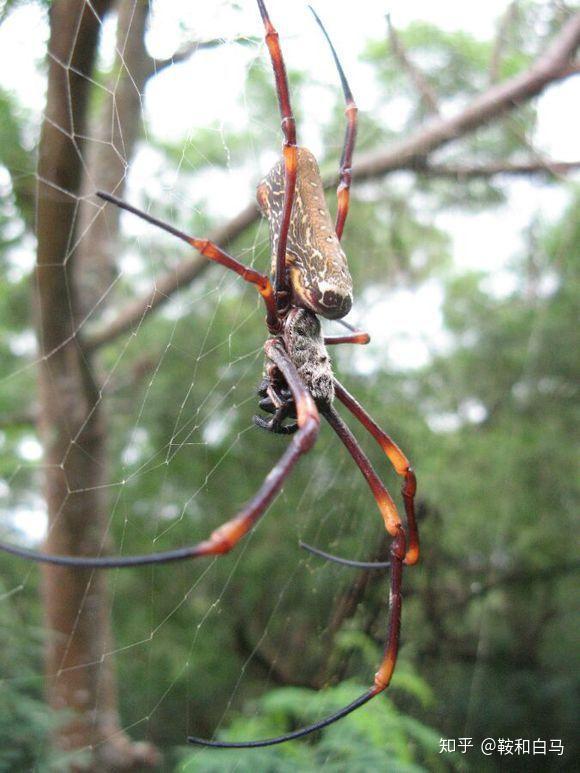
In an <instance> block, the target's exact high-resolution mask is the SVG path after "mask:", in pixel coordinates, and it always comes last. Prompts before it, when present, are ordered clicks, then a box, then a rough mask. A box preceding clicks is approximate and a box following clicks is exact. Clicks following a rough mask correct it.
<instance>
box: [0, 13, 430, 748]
mask: <svg viewBox="0 0 580 773" xmlns="http://www.w3.org/2000/svg"><path fill="white" fill-rule="evenodd" d="M257 3H258V8H259V10H260V14H261V16H262V20H263V22H264V27H265V30H266V43H267V46H268V50H269V52H270V57H271V60H272V66H273V69H274V75H275V80H276V92H277V95H278V103H279V107H280V113H281V116H282V131H283V134H284V147H283V159H282V160H281V161H280V162H279V163H278V164H276V166H275V167H274V168H273V169H272V171H271V172H270V173H269V174H268V175H267V177H266V178H264V180H263V181H262V183H261V184H260V186H259V188H258V201H259V204H260V207H261V209H262V212H263V213H264V215H265V216H266V217H267V218H268V223H269V230H270V244H271V250H272V273H273V282H271V281H270V278H269V277H268V276H267V275H266V274H262V273H260V272H259V271H256V270H255V269H253V268H250V267H249V266H245V265H244V264H243V263H240V262H239V261H238V260H237V259H236V258H234V257H232V256H231V255H229V254H228V253H227V252H225V251H224V250H222V249H221V248H220V247H219V246H218V245H217V244H215V243H214V242H211V241H209V240H208V239H200V238H197V237H195V236H189V235H188V234H186V233H184V232H183V231H180V230H178V229H177V228H174V227H173V226H172V225H169V224H168V223H164V222H163V221H161V220H158V219H157V218H155V217H153V216H151V215H149V214H148V213H146V212H143V211H141V210H139V209H137V208H136V207H133V206H132V205H130V204H127V203H125V202H124V201H121V200H120V199H118V198H116V197H115V196H113V195H111V194H110V193H103V192H99V193H98V195H99V196H100V197H101V198H102V199H104V200H105V201H107V202H110V203H112V204H114V205H115V206H118V207H121V208H122V209H124V210H126V211H128V212H132V213H133V214H135V215H137V216H138V217H140V218H142V219H143V220H146V221H148V222H149V223H152V224H153V225H155V226H157V227H159V228H162V229H163V230H164V231H167V232H168V233H170V234H173V236H176V237H178V238H179V239H181V240H182V241H184V242H186V243H187V244H188V245H190V246H192V247H194V248H195V249H197V250H199V252H201V254H202V255H204V256H205V257H206V258H208V260H212V261H215V262H216V263H219V264H220V265H222V266H225V267H226V268H228V269H230V270H231V271H234V272H235V273H237V274H238V275H239V276H240V277H242V278H243V279H244V280H245V281H246V282H250V283H251V284H253V285H255V287H256V288H257V290H258V292H259V293H260V295H261V296H262V298H263V300H264V304H265V306H266V325H267V328H268V331H269V334H270V335H269V337H268V339H267V340H266V342H265V344H264V353H265V361H266V368H265V378H264V380H263V381H262V383H261V385H260V389H259V395H260V397H261V398H262V399H261V400H260V407H261V408H262V409H263V410H265V411H266V412H267V413H269V414H272V418H271V419H268V420H266V419H265V418H264V417H254V421H255V423H256V424H258V425H259V426H261V427H264V428H265V429H268V430H270V431H272V432H276V433H278V434H281V435H293V437H292V438H291V440H289V441H288V442H287V445H286V448H285V450H284V452H283V453H282V455H281V456H280V458H279V460H278V461H277V463H276V464H275V465H274V466H273V467H272V469H271V470H270V472H269V474H268V475H267V476H266V477H265V479H264V481H263V483H262V485H261V487H260V488H259V490H258V491H257V492H256V493H255V495H254V496H253V497H252V498H251V499H250V500H249V502H247V503H246V505H244V507H242V508H241V510H239V511H238V512H237V513H236V514H235V515H233V516H232V517H231V518H230V519H229V520H228V521H226V522H225V523H223V524H222V525H221V526H220V527H218V528H217V529H215V530H214V531H213V532H212V533H211V534H210V536H209V537H208V538H207V539H205V540H203V541H202V542H197V543H195V544H193V545H189V546H186V547H178V548H174V549H172V550H166V551H163V552H159V553H149V554H143V555H133V556H126V555H123V556H107V555H104V556H102V555H99V556H88V557H87V556H79V555H72V556H69V555H51V554H47V553H44V552H41V551H36V550H29V549H27V548H21V547H17V546H15V545H10V544H7V543H4V542H0V549H2V550H5V551H7V552H9V553H13V554H15V555H18V556H21V557H23V558H28V559H31V560H34V561H41V562H45V563H51V564H56V565H59V566H72V567H80V568H90V569H110V568H115V567H134V566H143V565H146V564H162V563H168V562H171V561H181V560H183V559H196V558H203V557H206V556H215V555H223V554H224V553H228V552H229V551H230V550H231V549H232V548H233V547H235V546H236V544H237V543H238V542H239V540H240V539H242V537H243V536H244V535H245V534H247V533H248V531H250V529H251V528H252V527H253V526H254V524H255V523H256V522H257V521H258V519H259V518H261V516H262V515H263V514H264V513H265V512H266V510H267V508H268V506H269V505H270V503H271V502H272V501H273V500H274V498H275V497H276V495H277V494H278V493H279V492H280V490H281V488H282V486H283V485H284V483H285V481H286V480H288V478H289V476H290V474H291V472H292V470H293V469H294V467H295V465H296V464H297V462H298V460H299V459H300V458H301V457H302V456H303V455H304V454H306V453H307V452H308V451H310V449H311V448H312V447H313V445H314V443H315V442H316V438H317V436H318V431H319V427H320V414H322V416H323V417H324V418H325V419H326V421H327V422H328V423H329V425H330V426H331V427H332V429H333V430H334V432H335V433H336V436H337V437H338V438H339V440H340V442H341V443H342V444H343V445H344V446H345V448H346V450H347V451H348V453H349V454H350V456H351V457H352V459H353V460H354V462H355V464H356V465H357V467H358V468H359V469H360V471H361V472H362V474H363V475H364V477H365V479H366V481H367V483H368V485H369V488H370V490H371V492H372V494H373V497H374V499H375V502H376V504H377V506H378V508H379V511H380V513H381V516H382V518H383V521H384V524H385V528H386V530H387V532H388V533H389V535H390V536H391V537H392V542H391V550H390V554H391V561H390V567H391V576H390V592H389V603H390V608H389V619H388V628H387V634H386V642H385V652H384V656H383V659H382V662H381V664H380V666H379V669H378V671H377V673H376V675H375V679H374V683H373V685H372V686H371V687H370V688H369V689H368V690H367V691H366V692H365V693H363V694H362V695H361V696H360V697H359V698H357V699H356V700H354V701H353V702H352V703H349V704H348V705H347V706H344V707H343V708H342V709H340V710H339V711H337V712H335V713H334V714H331V715H330V716H328V717H326V718H325V719H322V720H320V721H318V722H314V723H313V724H311V725H308V726H307V727H303V728H300V729H299V730H295V731H293V732H290V733H286V734H284V735H281V736H277V737H276V738H268V739H266V740H262V741H246V742H240V743H228V742H223V741H211V740H207V739H203V738H195V737H190V738H189V739H188V740H189V741H190V743H194V744H198V745H202V746H217V747H222V748H223V747H242V748H246V747H252V746H253V747H255V746H271V745H273V744H278V743H282V742H284V741H290V740H293V739H295V738H300V737H302V736H304V735H308V734H309V733H312V732H314V731H316V730H319V729H321V728H322V727H326V726H327V725H329V724H331V723H332V722H336V721H337V720H339V719H341V718H342V717H344V716H346V715H347V714H350V712H352V711H355V710H356V709H358V708H359V707H360V706H362V705H364V704H365V703H367V701H369V700H371V699H372V698H373V697H374V696H375V695H378V694H379V693H380V692H382V691H383V690H384V689H385V688H386V687H388V685H389V682H390V679H391V676H392V673H393V670H394V668H395V663H396V659H397V652H398V646H399V630H400V623H401V604H402V596H401V583H402V572H403V565H404V564H414V563H416V561H417V560H418V558H419V536H418V533H417V525H416V522H415V510H414V496H415V490H416V482H415V475H414V473H413V470H412V468H411V466H410V464H409V461H408V459H407V457H406V456H405V455H404V454H403V452H402V451H401V449H400V448H399V447H398V446H397V445H396V444H395V443H394V442H393V441H392V440H391V438H390V437H389V436H388V435H387V433H386V432H384V431H383V430H382V429H381V428H380V427H379V426H378V424H377V423H376V422H375V421H374V420H373V419H372V418H371V416H369V414H368V413H367V412H366V411H365V409H364V408H363V407H362V405H360V404H359V403H358V402H357V400H356V399H355V398H354V397H353V396H352V395H351V394H349V392H347V390H346V389H345V388H344V387H343V386H342V384H341V383H340V382H339V381H338V380H337V379H336V378H335V377H334V376H333V373H332V367H331V364H330V358H329V356H328V352H327V350H326V346H327V345H328V344H343V343H347V344H366V343H368V341H369V337H368V335H367V334H366V333H362V332H359V331H356V330H355V329H354V328H353V327H351V326H350V325H348V324H347V323H346V322H342V324H343V325H344V326H345V327H347V328H348V329H349V331H350V332H349V333H348V334H346V335H342V336H330V337H323V336H322V332H321V329H320V321H319V319H318V316H317V315H321V316H322V317H326V318H328V319H336V320H339V321H341V319H340V318H341V317H343V316H344V315H345V314H347V313H348V311H349V310H350V307H351V304H352V282H351V279H350V273H349V271H348V266H347V263H346V257H345V255H344V252H343V250H342V247H341V246H340V239H341V238H342V231H343V228H344V223H345V221H346V217H347V215H348V208H349V189H350V183H351V178H352V173H351V162H352V154H353V150H354V145H355V139H356V121H357V108H356V105H355V103H354V100H353V97H352V93H351V91H350V88H349V85H348V82H347V80H346V77H345V75H344V72H343V70H342V67H341V65H340V62H339V60H338V57H337V55H336V52H335V50H334V47H333V45H332V43H331V42H330V39H329V37H328V34H327V33H326V30H325V29H324V27H323V25H322V23H321V21H320V19H319V18H318V17H317V16H316V14H314V16H315V18H316V20H317V22H318V24H319V25H320V27H321V29H322V31H323V33H324V35H325V37H326V39H327V40H328V43H329V45H330V50H331V52H332V56H333V58H334V61H335V64H336V67H337V70H338V74H339V76H340V81H341V84H342V89H343V93H344V97H345V102H346V109H345V113H346V117H347V128H346V134H345V139H344V147H343V153H342V158H341V162H340V172H339V185H338V190H337V197H338V208H337V215H336V222H335V225H334V226H333V225H332V222H331V220H330V215H329V213H328V208H327V206H326V202H325V200H324V190H323V185H322V182H321V179H320V174H319V171H318V165H317V164H316V161H315V160H314V157H313V156H312V154H311V153H310V152H309V151H307V150H305V149H304V148H299V147H298V146H297V144H296V127H295V122H294V116H293V113H292V108H291V106H290V95H289V91H288V81H287V78H286V70H285V67H284V60H283V57H282V51H281V49H280V44H279V40H278V33H277V32H276V30H275V29H274V26H273V25H272V22H271V21H270V18H269V16H268V12H267V11H266V7H265V5H264V2H263V0H257ZM335 396H336V398H337V399H338V400H339V401H340V402H341V403H342V404H343V405H344V407H345V408H346V409H347V410H348V411H349V412H350V413H351V414H352V416H353V417H354V418H355V419H356V420H357V421H358V422H359V423H360V424H361V425H362V426H363V427H364V429H366V430H367V431H368V432H369V433H370V434H371V435H372V437H373V438H374V439H375V440H376V442H377V443H378V444H379V446H380V447H381V449H382V450H383V451H384V453H385V454H386V456H387V458H388V459H389V461H390V463H391V464H392V466H393V467H394V469H395V471H396V472H397V474H398V475H400V476H401V477H402V478H403V488H402V494H403V500H404V503H405V513H406V517H407V523H406V526H407V528H406V529H405V527H404V525H403V522H402V521H401V518H400V517H399V514H398V512H397V507H396V506H395V503H394V502H393V500H392V498H391V496H390V494H389V492H388V491H387V489H386V487H385V485H384V484H383V482H382V481H381V479H380V478H379V476H378V475H377V473H376V472H375V470H374V469H373V467H372V465H371V463H370V461H369V459H368V458H367V456H366V454H365V452H364V451H363V449H362V448H361V446H360V444H359V443H358V441H357V440H356V439H355V437H354V435H353V434H352V432H351V431H350V429H349V428H348V426H347V425H346V423H345V422H344V421H343V420H342V419H341V417H340V415H339V414H338V412H337V411H336V409H335V407H334V406H333V399H334V397H335ZM286 419H295V421H294V423H291V424H289V425H288V424H284V422H285V421H286ZM87 517H90V513H87ZM105 542H106V540H103V543H105ZM303 546H304V545H303ZM304 547H307V546H304ZM309 549H310V548H309ZM314 552H318V554H319V555H322V556H324V557H325V558H328V559H330V560H334V561H337V562H338V563H348V562H346V561H345V560H344V559H338V558H337V557H336V556H331V555H329V554H327V553H324V552H322V551H316V550H315V551H314ZM350 565H351V566H352V565H355V563H354V562H350ZM364 566H365V568H366V569H368V568H369V566H368V565H366V564H365V565H364ZM377 568H381V569H382V568H384V563H381V564H377Z"/></svg>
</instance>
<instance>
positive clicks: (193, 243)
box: [97, 191, 280, 331]
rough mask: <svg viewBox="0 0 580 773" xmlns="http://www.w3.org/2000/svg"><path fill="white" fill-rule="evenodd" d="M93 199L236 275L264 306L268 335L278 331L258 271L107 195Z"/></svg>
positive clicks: (273, 307) (267, 283) (273, 304)
mask: <svg viewBox="0 0 580 773" xmlns="http://www.w3.org/2000/svg"><path fill="white" fill-rule="evenodd" d="M97 196H98V197H99V198H101V199H104V200H105V201H108V202H109V203H110V204H114V205H115V206H116V207H119V208H120V209H124V210H126V211H127V212H131V214H133V215H137V217H140V218H141V219H142V220H146V221H147V222H148V223H151V224H152V225H154V226H157V228H162V229H163V230H164V231H167V232H168V233H170V234H172V235H173V236H177V238H178V239H181V240H182V241H184V242H185V243H186V244H189V245H190V247H195V248H196V249H197V250H199V252H201V254H202V255H203V256H204V257H206V258H208V259H209V260H213V261H215V262H216V263H220V264H221V265H222V266H225V267H226V268H229V269H230V270H231V271H234V272H235V273H236V274H238V276H241V277H242V279H244V280H245V281H246V282H250V283H251V284H253V285H256V287H257V289H258V292H259V293H260V295H261V296H262V298H263V299H264V303H265V304H266V322H267V324H268V328H269V329H270V330H271V331H277V330H278V329H279V327H280V321H279V318H278V311H277V309H276V300H275V297H274V291H273V289H272V284H271V283H270V280H269V279H268V277H267V276H266V275H265V274H260V272H259V271H255V270H254V269H253V268H249V267H248V266H244V264H243V263H240V262H239V261H238V260H236V259H235V258H233V257H232V256H231V255H228V253H227V252H224V250H222V249H221V248H220V247H218V246H217V244H214V243H213V242H210V241H208V240H207V239H197V238H196V237H195V236H188V235H187V234H186V233H184V232H183V231H180V230H179V229H177V228H174V227H173V226H172V225H170V224H169V223H164V222H163V221H162V220H159V219H158V218H156V217H153V215H150V214H149V213H147V212H143V210H141V209H137V207H134V206H133V205H132V204H128V203H127V202H126V201H123V200H122V199H118V198H117V197H116V196H113V195H112V194H110V193H105V192H104V191H97Z"/></svg>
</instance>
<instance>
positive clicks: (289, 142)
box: [258, 0, 298, 309]
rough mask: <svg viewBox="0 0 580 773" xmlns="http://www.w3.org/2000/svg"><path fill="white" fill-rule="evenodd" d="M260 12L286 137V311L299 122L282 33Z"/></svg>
mask: <svg viewBox="0 0 580 773" xmlns="http://www.w3.org/2000/svg"><path fill="white" fill-rule="evenodd" d="M258 8H259V9H260V14H261V16H262V21H263V22H264V27H265V29H266V45H267V46H268V51H269V52H270V59H271V60H272V68H273V70H274V78H275V80H276V94H277V95H278V105H279V107H280V115H281V116H282V124H281V125H282V132H283V134H284V146H283V155H284V206H283V209H282V219H281V221H280V233H279V236H278V247H277V252H276V277H275V287H276V296H277V299H278V305H279V308H281V309H283V308H285V307H286V306H287V304H288V302H289V290H290V285H289V282H288V278H287V276H286V243H287V240H288V230H289V228H290V218H291V215H292V206H293V204H294V193H295V190H296V173H297V165H298V157H297V151H296V122H295V120H294V115H293V113H292V107H291V105H290V92H289V89H288V77H287V75H286V66H285V64H284V58H283V56H282V49H281V48H280V41H279V37H278V33H277V32H276V30H275V28H274V25H273V24H272V22H271V21H270V17H269V15H268V11H267V10H266V6H265V5H264V2H263V0H258Z"/></svg>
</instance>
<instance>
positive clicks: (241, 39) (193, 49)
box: [147, 35, 257, 79]
mask: <svg viewBox="0 0 580 773" xmlns="http://www.w3.org/2000/svg"><path fill="white" fill-rule="evenodd" d="M256 40H257V39H256V38H253V37H251V36H249V35H238V36H237V37H235V38H232V39H231V40H225V39H224V38H212V39H211V40H193V41H192V42H191V43H188V44H187V45H185V46H183V48H179V49H178V50H177V51H175V53H174V54H172V55H171V56H169V57H167V59H154V58H153V57H149V67H148V75H147V78H148V79H149V78H151V77H152V76H154V75H159V73H160V72H162V71H163V70H166V69H167V68H168V67H171V66H172V65H174V64H180V63H181V62H185V61H187V60H188V59H189V58H190V57H191V56H193V54H195V53H197V52H198V51H206V50H208V49H211V48H217V47H218V46H222V45H223V44H224V43H241V44H242V45H246V44H247V43H252V42H255V41H256Z"/></svg>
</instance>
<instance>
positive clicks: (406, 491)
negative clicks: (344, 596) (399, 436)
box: [300, 379, 419, 569]
mask: <svg viewBox="0 0 580 773" xmlns="http://www.w3.org/2000/svg"><path fill="white" fill-rule="evenodd" d="M334 391H335V395H336V396H337V397H338V399H339V400H340V401H341V402H342V403H343V404H344V405H345V406H346V407H347V408H348V410H349V411H350V412H351V413H352V415H353V416H354V417H355V418H356V419H358V421H360V423H361V424H362V425H363V427H364V428H365V429H366V430H368V431H369V432H370V433H371V435H372V436H373V437H374V438H375V440H376V441H377V442H378V444H379V445H380V446H381V448H382V449H383V451H385V453H386V454H387V457H388V458H389V460H390V462H391V464H392V465H393V467H394V469H395V471H396V472H397V473H398V474H399V475H401V476H403V477H404V479H405V481H404V483H403V487H402V494H403V500H404V502H405V514H406V516H407V526H408V529H409V544H408V546H407V554H406V556H405V564H407V565H409V566H410V565H412V564H416V563H417V561H418V560H419V531H418V528H417V518H416V515H415V493H416V491H417V481H416V478H415V473H414V472H413V468H412V467H411V466H410V464H409V460H408V459H407V457H406V456H405V455H404V454H403V452H402V451H401V449H400V448H399V447H398V446H397V445H396V443H394V441H393V440H392V439H391V438H390V437H389V436H388V435H387V433H386V432H383V430H382V429H381V428H380V427H379V425H378V424H377V423H376V422H375V421H374V419H372V418H371V416H370V415H369V414H368V413H367V412H366V411H365V409H364V408H363V407H362V405H361V404H360V403H359V402H358V401H357V400H356V399H355V398H354V397H353V396H352V395H351V394H350V393H349V392H347V390H346V389H345V388H344V387H343V386H342V384H341V383H340V382H339V381H337V380H336V379H334ZM332 413H334V411H333V412H332ZM325 418H326V419H327V420H328V421H329V423H330V424H331V425H332V426H333V428H334V429H335V431H336V432H337V434H339V437H341V440H342V441H343V443H345V445H346V446H347V448H349V446H348V445H347V441H346V438H347V434H346V433H348V434H350V430H348V428H347V427H346V425H344V426H343V427H341V428H340V432H339V431H338V429H337V427H335V426H334V424H332V422H333V421H334V422H336V419H337V418H338V415H337V416H336V418H333V417H332V415H330V414H329V415H326V414H325ZM339 421H340V422H341V424H342V420H340V419H339ZM341 433H342V434H341ZM349 442H350V443H351V446H352V443H353V442H354V443H356V441H354V438H352V440H349ZM349 451H350V448H349ZM351 453H352V452H351ZM353 458H354V459H355V461H357V459H356V457H354V454H353ZM357 464H358V461H357ZM359 467H360V465H359ZM360 469H361V471H362V472H363V475H365V477H366V474H365V472H364V470H363V468H362V467H361V468H360ZM375 485H376V484H375ZM381 485H382V484H381ZM371 488H372V486H371ZM300 547H302V548H304V550H308V551H309V552H310V553H314V554H315V555H320V556H321V557H322V558H325V559H326V560H327V561H333V562H334V563H335V564H342V565H343V566H350V567H355V568H360V569H373V568H376V569H383V568H384V562H381V561H377V562H366V561H365V562H357V561H352V560H351V559H348V558H341V557H340V556H335V555H333V554H332V553H326V552H324V551H321V550H319V548H315V547H313V546H312V545H309V544H307V543H305V542H301V543H300ZM361 564H363V565H361Z"/></svg>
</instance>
